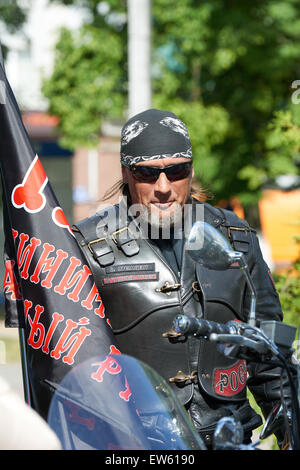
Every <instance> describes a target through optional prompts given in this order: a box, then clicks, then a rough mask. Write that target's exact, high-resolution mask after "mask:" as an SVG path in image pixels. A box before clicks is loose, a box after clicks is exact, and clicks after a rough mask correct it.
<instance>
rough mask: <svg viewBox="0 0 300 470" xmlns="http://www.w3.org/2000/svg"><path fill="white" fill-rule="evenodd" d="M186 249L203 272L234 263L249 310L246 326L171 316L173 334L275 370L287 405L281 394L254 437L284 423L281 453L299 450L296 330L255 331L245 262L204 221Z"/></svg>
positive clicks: (264, 326) (268, 325)
mask: <svg viewBox="0 0 300 470" xmlns="http://www.w3.org/2000/svg"><path fill="white" fill-rule="evenodd" d="M187 250H188V252H189V254H190V256H191V257H192V258H193V259H194V260H195V261H196V262H197V263H201V264H203V265H204V266H205V267H206V268H208V269H216V270H225V269H228V268H229V266H231V265H232V264H233V263H237V264H238V266H239V268H240V269H241V270H242V272H243V273H244V275H245V279H246V282H247V285H248V287H249V289H250V292H251V306H250V311H249V317H248V322H247V323H241V322H236V321H230V322H228V323H226V324H220V323H217V322H213V321H207V320H204V319H197V318H190V317H187V316H185V315H177V316H176V317H175V319H174V322H173V325H172V328H173V330H175V332H176V333H180V334H182V335H183V336H195V337H196V338H205V339H207V340H208V341H212V342H215V343H216V344H217V347H218V349H219V350H220V351H221V352H222V353H223V354H224V355H225V356H227V357H230V358H240V359H245V360H249V361H252V362H257V363H267V364H272V365H274V366H279V367H281V368H282V370H283V371H285V373H286V374H287V377H288V380H289V386H290V390H291V406H290V409H288V406H287V403H285V400H284V398H283V391H282V390H281V391H282V401H281V403H279V404H276V405H275V406H274V408H273V409H272V411H271V412H270V414H269V416H268V417H267V419H266V421H265V423H264V426H263V429H262V431H261V433H260V439H265V438H266V437H268V436H270V435H271V434H273V433H274V432H276V430H277V429H278V428H279V427H281V426H282V424H284V425H285V430H286V435H287V442H286V447H285V448H286V449H289V450H299V449H300V409H299V399H300V388H299V383H300V380H299V379H300V366H299V362H298V359H297V355H295V354H294V353H295V351H294V349H293V347H292V346H293V341H294V339H295V334H296V330H297V329H296V328H295V327H294V326H292V325H288V324H285V323H282V322H278V321H261V322H260V325H259V328H258V327H257V325H256V323H257V322H256V311H255V306H256V292H255V286H254V284H253V281H252V279H251V276H250V272H249V269H248V266H247V262H246V259H245V257H244V255H243V253H241V252H237V251H233V250H232V248H231V246H230V244H229V242H228V240H227V239H226V238H225V237H224V236H223V235H222V234H221V233H220V232H219V231H217V230H216V229H215V228H214V227H212V226H211V225H209V224H207V223H206V222H196V223H195V224H194V225H193V227H192V230H191V233H190V236H189V239H188V243H187ZM298 344H299V341H298ZM225 421H226V418H225ZM223 424H224V423H223ZM227 426H228V427H229V429H230V432H231V433H234V432H235V433H237V434H238V433H240V430H238V427H236V428H235V430H233V425H232V424H230V422H229V421H228V420H227ZM236 426H237V425H236ZM217 428H218V427H217ZM225 428H226V426H225ZM219 434H220V430H219V429H216V433H215V441H216V437H217V440H218V435H219ZM223 441H224V442H223V443H221V444H220V445H221V447H220V446H219V448H227V449H231V448H232V443H230V442H228V443H226V438H225V439H223ZM222 446H223V447H222Z"/></svg>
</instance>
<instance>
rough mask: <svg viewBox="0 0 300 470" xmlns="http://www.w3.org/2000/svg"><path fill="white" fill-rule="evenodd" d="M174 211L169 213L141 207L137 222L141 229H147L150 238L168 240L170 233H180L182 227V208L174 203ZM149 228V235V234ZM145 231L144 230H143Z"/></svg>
mask: <svg viewBox="0 0 300 470" xmlns="http://www.w3.org/2000/svg"><path fill="white" fill-rule="evenodd" d="M174 205H176V207H175V209H173V210H172V211H171V212H169V211H166V213H165V214H164V213H163V211H156V210H151V208H148V207H146V206H144V205H143V207H142V210H140V214H139V222H140V224H141V227H143V226H144V227H145V228H146V227H147V230H148V234H149V237H150V238H153V239H155V238H165V239H168V238H170V233H171V232H172V233H178V234H180V233H182V225H183V208H182V206H181V205H180V204H178V203H175V204H174ZM149 228H150V233H149ZM145 231H146V230H145Z"/></svg>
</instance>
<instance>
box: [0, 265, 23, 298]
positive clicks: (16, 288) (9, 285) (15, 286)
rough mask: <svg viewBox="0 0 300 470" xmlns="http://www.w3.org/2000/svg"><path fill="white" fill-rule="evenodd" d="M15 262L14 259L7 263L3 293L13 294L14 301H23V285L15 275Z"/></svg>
mask: <svg viewBox="0 0 300 470" xmlns="http://www.w3.org/2000/svg"><path fill="white" fill-rule="evenodd" d="M14 265H15V262H14V260H12V259H8V260H6V262H5V268H6V271H5V275H4V280H3V291H4V292H5V293H6V294H11V299H12V300H20V299H22V294H21V292H20V287H21V284H20V283H19V282H17V278H16V276H15V273H14Z"/></svg>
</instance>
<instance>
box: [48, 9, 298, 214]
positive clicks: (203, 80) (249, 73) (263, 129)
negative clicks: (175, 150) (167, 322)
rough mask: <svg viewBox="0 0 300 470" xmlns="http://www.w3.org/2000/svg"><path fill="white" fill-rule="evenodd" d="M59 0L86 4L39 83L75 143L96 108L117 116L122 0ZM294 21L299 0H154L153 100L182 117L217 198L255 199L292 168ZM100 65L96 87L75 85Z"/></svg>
mask: <svg viewBox="0 0 300 470" xmlns="http://www.w3.org/2000/svg"><path fill="white" fill-rule="evenodd" d="M57 1H58V0H57ZM60 1H61V2H62V3H65V4H74V5H80V6H81V7H82V6H83V7H85V8H86V9H88V11H89V12H90V20H89V24H88V25H86V26H85V27H84V28H83V29H84V31H85V32H84V33H83V32H81V35H80V34H79V32H78V35H77V37H76V38H75V37H72V39H71V37H67V42H66V44H64V41H63V40H62V39H61V40H60V42H59V45H58V50H57V56H56V62H55V70H54V73H53V76H52V77H51V78H50V80H49V81H48V85H47V86H46V87H45V94H46V96H47V97H48V98H49V101H50V108H51V110H52V111H53V112H55V113H56V114H57V115H58V116H59V117H60V119H61V127H62V131H63V135H64V136H65V143H67V144H68V146H70V147H71V148H74V147H75V146H76V145H77V144H78V143H79V142H81V144H87V143H89V142H90V140H91V135H92V136H94V137H95V136H96V135H97V128H99V125H100V122H101V119H102V117H106V118H110V117H113V116H116V115H119V116H122V113H123V116H125V111H126V104H127V79H128V78H127V18H126V1H125V0H123V1H116V0H106V1H105V2H104V1H102V2H98V1H96V0H60ZM299 26H300V5H299V2H298V1H297V0H265V1H264V2H262V1H261V0H244V1H243V2H236V1H235V0H215V1H214V2H211V1H209V0H203V1H201V2H199V1H196V0H181V1H180V2H175V1H174V0H154V1H153V2H152V44H153V48H152V49H153V53H152V84H153V106H155V107H161V108H164V109H169V110H172V111H174V112H175V113H177V114H178V115H179V116H180V117H182V118H183V119H185V121H186V123H187V125H188V127H189V129H190V133H191V138H192V145H193V154H194V158H195V160H194V161H195V174H196V177H197V178H198V179H199V180H200V181H201V183H202V184H203V185H204V187H208V188H210V189H211V191H212V192H213V193H214V194H215V200H216V201H217V200H219V199H224V198H227V199H229V198H230V197H231V196H232V195H238V196H239V197H240V198H241V200H242V203H243V204H244V205H245V206H250V205H253V204H255V203H256V202H257V200H258V198H259V197H260V191H261V189H262V188H263V187H265V186H266V185H269V186H270V185H274V182H275V179H276V177H277V176H278V175H282V174H287V173H289V174H297V173H298V172H299V165H300V161H299V140H300V137H299V135H300V133H299V127H300V123H299V119H300V105H297V104H293V103H292V101H291V97H292V94H293V89H292V88H291V86H292V83H293V82H294V81H295V80H297V78H299V79H300V67H299V61H298V57H299V53H300V27H299ZM90 28H94V31H93V37H94V38H96V37H98V41H97V44H98V49H93V51H92V53H86V48H87V43H86V41H83V39H82V37H85V35H86V32H87V31H89V29H90ZM64 34H66V33H64ZM113 42H114V43H113ZM114 48H116V49H117V53H116V54H115V50H116V49H114ZM74 49H76V51H74ZM74 54H75V56H79V60H78V61H75V64H76V67H74V62H72V61H70V60H69V55H71V56H73V57H74ZM81 62H83V63H85V64H86V65H85V66H84V65H83V64H82V65H81ZM100 63H101V64H102V66H100ZM105 66H106V70H110V74H109V75H110V77H109V78H108V75H107V74H106V75H105V74H104V85H103V86H102V88H101V86H99V87H96V88H93V87H91V91H90V92H89V91H87V90H85V91H84V92H82V90H81V86H84V85H81V83H82V82H84V81H85V80H86V86H87V84H88V82H89V81H90V82H91V83H94V82H93V80H95V78H94V76H92V80H89V78H88V77H89V76H90V74H93V73H97V74H98V75H99V77H102V74H103V70H104V69H105ZM72 67H73V68H72ZM70 68H72V70H69V69H70ZM82 69H84V70H82ZM93 71H94V72H93ZM57 79H58V82H57ZM99 81H100V78H99ZM56 82H57V83H56ZM93 93H94V96H95V100H94V102H93V100H92V94H93ZM86 95H88V97H87V96H86ZM98 96H99V98H98ZM75 97H76V98H75ZM75 116H76V118H75ZM125 117H126V116H125ZM69 120H70V123H68V121H69ZM92 140H93V139H92Z"/></svg>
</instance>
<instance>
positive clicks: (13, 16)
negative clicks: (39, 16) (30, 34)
mask: <svg viewBox="0 0 300 470" xmlns="http://www.w3.org/2000/svg"><path fill="white" fill-rule="evenodd" d="M26 15H27V10H26V8H24V7H23V5H22V2H21V1H19V0H0V23H2V24H3V25H4V26H5V28H6V29H7V31H9V32H10V33H15V32H16V31H17V30H18V29H20V28H21V27H22V26H23V24H24V23H25V20H26ZM0 39H1V38H0ZM0 44H1V46H2V52H3V55H4V57H5V56H6V54H7V46H6V45H5V44H4V43H2V42H1V43H0Z"/></svg>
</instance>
